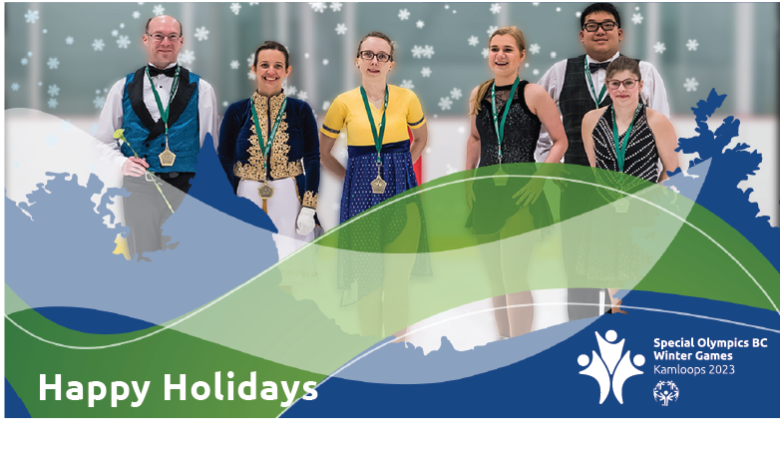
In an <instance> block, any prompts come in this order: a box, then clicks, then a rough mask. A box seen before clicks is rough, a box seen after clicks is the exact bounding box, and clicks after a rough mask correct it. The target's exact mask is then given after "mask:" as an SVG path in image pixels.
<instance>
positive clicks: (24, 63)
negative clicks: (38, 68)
mask: <svg viewBox="0 0 780 454" xmlns="http://www.w3.org/2000/svg"><path fill="white" fill-rule="evenodd" d="M28 61H29V60H27V58H22V66H26V65H27V62H28Z"/></svg>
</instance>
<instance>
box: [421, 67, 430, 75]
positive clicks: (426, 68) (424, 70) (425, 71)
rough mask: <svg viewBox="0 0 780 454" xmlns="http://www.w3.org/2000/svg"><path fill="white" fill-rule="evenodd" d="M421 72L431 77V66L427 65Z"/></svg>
mask: <svg viewBox="0 0 780 454" xmlns="http://www.w3.org/2000/svg"><path fill="white" fill-rule="evenodd" d="M420 73H421V74H422V76H423V77H431V68H429V67H427V66H425V67H423V69H422V71H421V72H420Z"/></svg>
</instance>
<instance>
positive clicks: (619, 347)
mask: <svg viewBox="0 0 780 454" xmlns="http://www.w3.org/2000/svg"><path fill="white" fill-rule="evenodd" d="M604 337H605V338H606V340H604V338H602V337H601V335H600V334H599V333H598V332H596V341H597V342H598V346H599V353H601V355H599V354H598V353H596V351H595V350H594V351H593V357H592V358H588V355H585V354H583V355H580V356H579V357H578V358H577V363H578V364H579V365H580V366H582V367H585V366H588V367H587V368H586V369H585V370H582V371H580V373H581V374H582V375H589V376H591V377H593V378H595V379H596V381H597V382H598V384H599V391H600V394H601V396H600V398H599V404H603V403H604V401H605V400H607V397H608V396H609V390H610V388H611V389H612V393H613V394H615V398H616V399H617V401H618V402H620V403H621V404H622V403H623V384H624V383H625V382H626V380H628V379H629V378H630V377H633V376H634V375H640V374H643V373H644V372H642V371H641V370H639V369H637V368H636V367H634V364H636V365H637V366H638V367H642V366H643V365H644V364H645V357H644V356H642V355H636V356H634V359H633V364H632V362H631V350H629V351H627V352H626V354H625V355H623V357H622V358H621V355H622V354H623V344H624V343H625V342H626V340H625V339H623V340H621V341H620V342H615V341H616V340H617V333H616V332H615V331H614V330H609V331H607V333H606V334H605V335H604ZM589 364H590V365H589Z"/></svg>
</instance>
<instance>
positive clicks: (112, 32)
mask: <svg viewBox="0 0 780 454" xmlns="http://www.w3.org/2000/svg"><path fill="white" fill-rule="evenodd" d="M117 35H119V30H111V36H113V37H114V38H116V37H117Z"/></svg>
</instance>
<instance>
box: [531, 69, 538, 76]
mask: <svg viewBox="0 0 780 454" xmlns="http://www.w3.org/2000/svg"><path fill="white" fill-rule="evenodd" d="M531 72H532V73H533V75H534V76H538V75H539V70H538V69H534V70H533V71H531Z"/></svg>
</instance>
